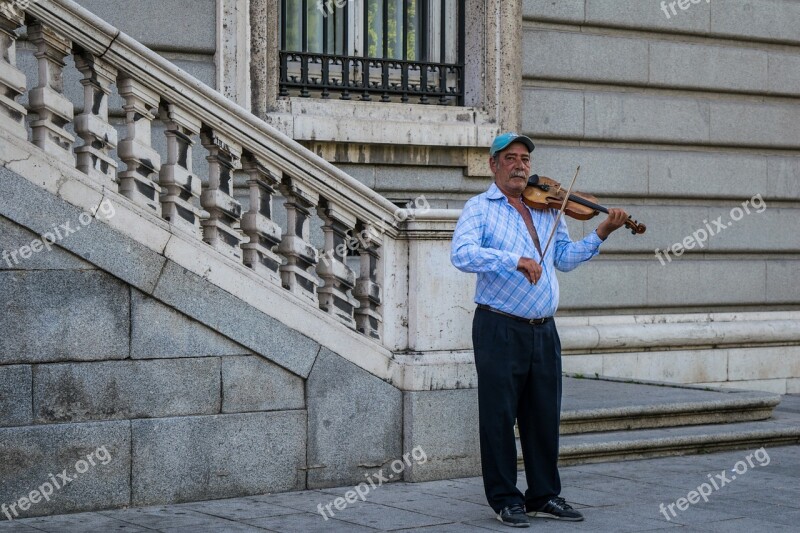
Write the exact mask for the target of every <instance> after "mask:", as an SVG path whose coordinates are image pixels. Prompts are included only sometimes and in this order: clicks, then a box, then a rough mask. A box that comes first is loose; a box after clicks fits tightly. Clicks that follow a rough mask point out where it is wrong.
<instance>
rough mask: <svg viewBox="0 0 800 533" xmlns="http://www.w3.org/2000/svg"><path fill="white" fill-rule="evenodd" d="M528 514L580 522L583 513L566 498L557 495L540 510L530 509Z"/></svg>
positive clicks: (535, 516)
mask: <svg viewBox="0 0 800 533" xmlns="http://www.w3.org/2000/svg"><path fill="white" fill-rule="evenodd" d="M527 514H528V516H530V517H532V518H552V519H554V520H566V521H568V522H580V521H582V520H583V515H582V514H581V513H579V512H578V511H576V510H575V509H573V508H572V506H571V505H570V504H568V503H567V502H566V500H565V499H564V498H561V497H560V496H556V497H555V498H550V501H549V502H547V503H546V504H544V505H543V506H542V508H541V509H539V510H538V511H528V513H527Z"/></svg>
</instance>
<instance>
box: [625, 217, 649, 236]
mask: <svg viewBox="0 0 800 533" xmlns="http://www.w3.org/2000/svg"><path fill="white" fill-rule="evenodd" d="M625 227H626V228H628V229H629V230H631V235H641V234H642V233H644V232H645V231H647V226H645V225H644V224H640V223H639V222H637V221H636V220H634V219H633V218H631V216H630V215H628V220H626V221H625Z"/></svg>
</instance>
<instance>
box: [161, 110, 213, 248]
mask: <svg viewBox="0 0 800 533" xmlns="http://www.w3.org/2000/svg"><path fill="white" fill-rule="evenodd" d="M162 111H163V113H162V117H161V119H162V120H163V121H164V123H165V125H166V127H167V129H166V131H165V132H164V135H166V137H167V160H166V162H165V163H164V164H163V165H162V166H161V172H160V173H159V185H161V189H162V193H161V216H162V217H164V219H165V220H168V221H169V222H170V223H171V224H173V225H174V226H176V227H178V228H181V229H183V230H185V231H188V232H189V233H192V234H194V235H195V236H197V237H198V238H202V233H201V229H200V219H202V218H206V217H208V213H206V212H205V211H203V210H201V209H200V208H199V207H197V202H198V201H199V199H200V194H201V193H202V184H201V182H200V178H198V177H197V176H196V175H194V174H192V145H194V140H193V137H195V136H197V135H198V134H199V133H200V126H201V124H200V121H199V120H197V119H196V118H194V117H193V116H190V115H189V114H188V113H185V112H184V111H183V110H182V109H180V108H179V107H178V106H176V105H174V104H167V105H166V106H165V108H164V109H163V110H162Z"/></svg>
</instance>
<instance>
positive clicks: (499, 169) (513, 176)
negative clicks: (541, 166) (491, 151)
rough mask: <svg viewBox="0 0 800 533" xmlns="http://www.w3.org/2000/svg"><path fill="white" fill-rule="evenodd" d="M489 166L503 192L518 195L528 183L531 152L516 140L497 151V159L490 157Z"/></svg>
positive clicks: (508, 194)
mask: <svg viewBox="0 0 800 533" xmlns="http://www.w3.org/2000/svg"><path fill="white" fill-rule="evenodd" d="M489 167H490V168H491V169H492V173H493V174H494V182H495V183H496V184H497V187H498V188H499V189H500V190H501V191H503V194H505V195H506V196H512V197H517V196H519V195H520V194H522V191H524V190H525V187H526V186H527V185H528V176H529V175H530V172H531V154H530V152H528V148H527V147H526V146H525V145H524V144H523V143H520V142H514V143H511V145H510V146H508V147H507V148H506V149H505V150H502V151H500V152H498V153H497V160H495V158H494V157H490V158H489Z"/></svg>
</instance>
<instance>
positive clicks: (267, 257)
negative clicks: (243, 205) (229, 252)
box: [242, 155, 283, 284]
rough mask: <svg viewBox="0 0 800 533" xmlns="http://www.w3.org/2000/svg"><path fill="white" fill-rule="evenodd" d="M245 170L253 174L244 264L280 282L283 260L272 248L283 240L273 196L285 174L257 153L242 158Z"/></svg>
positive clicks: (245, 219)
mask: <svg viewBox="0 0 800 533" xmlns="http://www.w3.org/2000/svg"><path fill="white" fill-rule="evenodd" d="M242 169H243V170H244V171H245V172H247V175H248V177H249V179H248V180H247V185H248V188H249V193H250V210H249V211H248V212H247V213H245V214H244V215H243V216H242V230H243V231H244V233H245V235H247V236H248V237H250V242H247V243H244V244H242V250H243V252H244V264H245V265H247V266H248V267H250V268H252V269H253V270H255V271H256V273H257V274H259V275H260V276H263V277H265V278H267V279H269V280H270V281H272V282H274V283H277V284H280V283H281V279H280V275H279V273H278V269H279V267H280V266H281V265H282V264H283V260H282V259H281V256H279V255H278V254H276V253H274V252H273V251H272V249H273V248H274V247H275V246H277V245H278V244H279V243H280V242H281V234H282V231H281V227H280V226H279V225H278V224H277V223H275V221H273V220H272V218H273V215H272V196H273V195H274V194H275V187H276V186H277V184H278V183H280V181H281V177H282V173H281V172H280V171H279V170H277V169H271V168H268V167H267V166H266V165H265V164H264V163H263V162H262V161H259V159H258V158H257V157H255V156H253V155H248V156H247V157H245V158H244V159H242Z"/></svg>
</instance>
